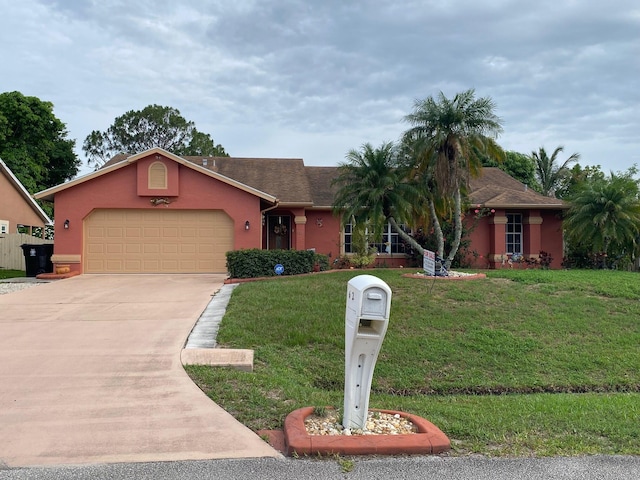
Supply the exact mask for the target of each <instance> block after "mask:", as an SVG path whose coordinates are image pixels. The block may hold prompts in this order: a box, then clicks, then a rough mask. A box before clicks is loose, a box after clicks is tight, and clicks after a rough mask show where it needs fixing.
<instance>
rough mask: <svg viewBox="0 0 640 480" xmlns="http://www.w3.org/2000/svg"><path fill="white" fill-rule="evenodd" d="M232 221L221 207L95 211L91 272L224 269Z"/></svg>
mask: <svg viewBox="0 0 640 480" xmlns="http://www.w3.org/2000/svg"><path fill="white" fill-rule="evenodd" d="M232 249H233V221H232V220H231V218H229V216H228V215H227V214H226V213H224V212H223V211H220V210H164V209H157V210H155V209H154V210H122V209H118V210H94V211H93V212H91V214H90V215H89V216H88V217H87V218H86V220H85V221H84V269H85V270H84V271H85V272H86V273H224V272H226V271H227V268H226V257H225V253H226V252H227V251H229V250H232Z"/></svg>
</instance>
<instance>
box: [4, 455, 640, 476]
mask: <svg viewBox="0 0 640 480" xmlns="http://www.w3.org/2000/svg"><path fill="white" fill-rule="evenodd" d="M345 461H346V462H348V461H352V462H353V464H352V467H353V468H352V470H351V471H350V472H343V465H344V463H345ZM187 478H188V479H190V480H198V479H236V478H238V479H251V480H262V479H265V480H266V479H278V480H289V479H291V480H293V479H295V480H300V479H343V478H346V479H350V480H351V479H352V480H360V479H362V480H364V479H367V480H374V479H393V480H395V479H403V480H414V479H415V480H418V479H420V480H430V479H434V480H435V479H437V480H463V479H464V480H467V479H468V480H471V479H473V480H632V479H633V480H638V479H640V456H589V457H569V458H510V459H504V458H485V457H479V456H478V457H455V458H454V457H428V456H425V457H404V458H397V457H392V458H365V457H359V458H342V459H325V460H317V459H293V458H283V459H275V458H262V459H250V460H244V459H235V460H205V461H192V462H155V463H118V464H107V465H90V466H78V467H69V466H66V467H48V468H18V469H6V468H5V469H3V467H2V464H0V479H1V480H49V479H56V480H80V479H92V480H103V479H104V480H106V479H109V480H124V479H137V480H138V479H140V480H152V479H153V480H170V479H171V480H173V479H187Z"/></svg>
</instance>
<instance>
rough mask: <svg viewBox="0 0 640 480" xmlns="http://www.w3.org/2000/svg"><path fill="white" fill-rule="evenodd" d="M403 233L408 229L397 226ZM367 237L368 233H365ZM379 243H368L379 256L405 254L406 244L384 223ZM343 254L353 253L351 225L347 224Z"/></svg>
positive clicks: (402, 225)
mask: <svg viewBox="0 0 640 480" xmlns="http://www.w3.org/2000/svg"><path fill="white" fill-rule="evenodd" d="M399 226H400V228H402V230H403V231H405V232H408V228H407V226H406V225H404V224H399ZM367 235H370V232H369V231H367ZM378 238H380V241H379V242H377V243H369V247H371V248H375V249H376V250H377V251H378V253H379V254H382V255H384V254H394V253H400V254H403V253H405V247H406V244H405V243H404V242H403V241H402V239H401V238H400V236H399V235H398V232H396V231H395V230H394V228H393V227H392V226H391V223H386V224H385V226H384V232H383V233H382V236H381V237H378ZM344 253H354V251H353V225H352V224H351V223H347V224H346V225H345V226H344Z"/></svg>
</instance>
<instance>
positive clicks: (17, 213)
mask: <svg viewBox="0 0 640 480" xmlns="http://www.w3.org/2000/svg"><path fill="white" fill-rule="evenodd" d="M0 220H7V221H8V222H9V229H8V233H16V227H17V225H18V224H21V225H28V226H34V227H43V226H44V222H43V221H42V218H40V216H39V215H38V214H37V213H36V212H35V211H34V210H33V206H32V205H30V204H29V202H28V201H27V200H25V198H24V197H23V196H22V195H21V194H20V193H19V192H18V190H16V188H15V187H14V185H13V184H12V183H11V182H9V180H8V179H7V177H5V176H4V174H3V173H2V172H0Z"/></svg>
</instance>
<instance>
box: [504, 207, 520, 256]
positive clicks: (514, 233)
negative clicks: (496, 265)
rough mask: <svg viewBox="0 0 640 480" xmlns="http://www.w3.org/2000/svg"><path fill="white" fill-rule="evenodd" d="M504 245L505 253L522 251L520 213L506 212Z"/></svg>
mask: <svg viewBox="0 0 640 480" xmlns="http://www.w3.org/2000/svg"><path fill="white" fill-rule="evenodd" d="M505 244H506V245H505V247H506V249H507V253H522V214H521V213H507V229H506V239H505Z"/></svg>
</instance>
